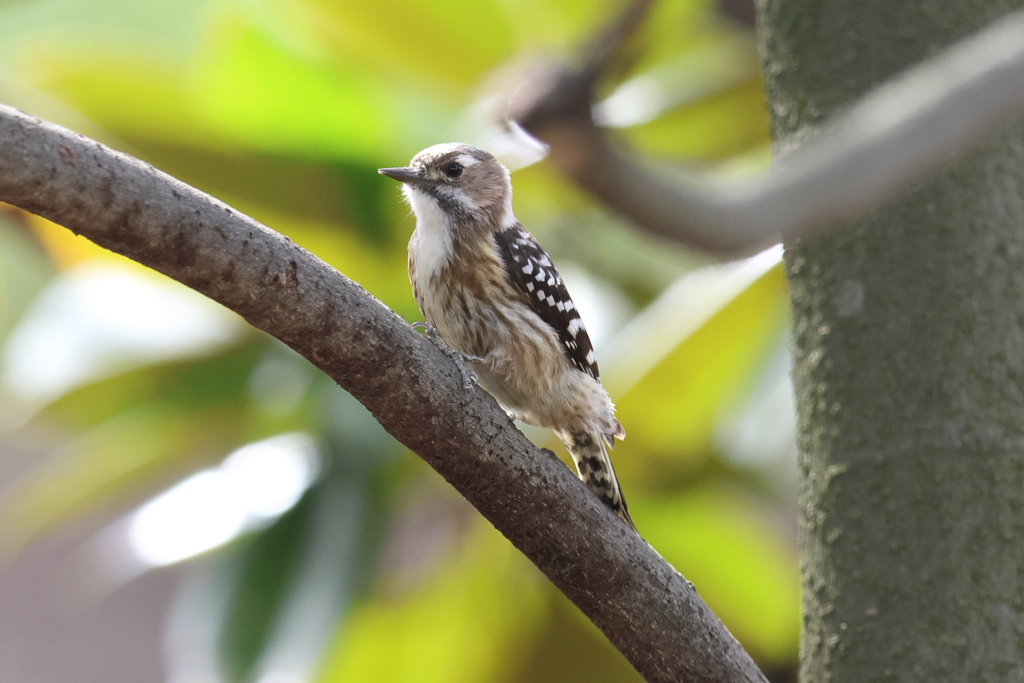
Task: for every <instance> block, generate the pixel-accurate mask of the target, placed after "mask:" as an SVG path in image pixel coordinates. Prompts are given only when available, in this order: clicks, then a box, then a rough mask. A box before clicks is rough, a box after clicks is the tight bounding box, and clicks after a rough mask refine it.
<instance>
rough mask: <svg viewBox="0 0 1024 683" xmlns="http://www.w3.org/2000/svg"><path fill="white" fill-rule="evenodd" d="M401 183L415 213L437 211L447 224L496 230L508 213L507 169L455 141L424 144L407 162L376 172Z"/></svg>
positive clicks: (428, 214) (424, 217)
mask: <svg viewBox="0 0 1024 683" xmlns="http://www.w3.org/2000/svg"><path fill="white" fill-rule="evenodd" d="M377 172H378V173H380V174H381V175H386V176H387V177H389V178H393V179H395V180H397V181H399V182H401V183H402V184H403V186H402V191H403V192H404V193H405V196H406V197H407V198H408V199H409V203H410V204H412V208H413V211H414V212H415V213H416V217H417V218H418V219H420V220H428V219H430V218H431V217H433V216H434V215H435V213H436V212H437V211H440V213H441V215H442V216H443V217H444V219H445V220H447V221H448V222H449V223H450V224H452V225H453V226H454V225H460V226H468V225H479V226H481V227H483V226H488V227H490V228H491V229H493V230H497V229H500V228H501V227H503V226H504V225H505V223H507V222H511V221H514V220H515V219H514V218H513V217H512V183H511V182H510V181H509V177H508V176H509V174H508V169H506V168H505V167H504V166H502V165H501V163H499V162H498V160H497V159H495V158H494V156H493V155H491V154H490V153H489V152H485V151H484V150H482V149H479V148H477V147H473V146H472V145H467V144H464V143H461V142H450V143H445V144H441V145H434V146H433V147H428V148H426V149H425V150H423V151H422V152H420V153H419V154H417V155H416V156H414V157H413V158H412V161H411V162H410V163H409V165H408V166H404V167H400V168H381V169H378V171H377Z"/></svg>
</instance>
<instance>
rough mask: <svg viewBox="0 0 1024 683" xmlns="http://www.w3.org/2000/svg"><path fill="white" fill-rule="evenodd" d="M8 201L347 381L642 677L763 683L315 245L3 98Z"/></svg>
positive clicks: (569, 484)
mask: <svg viewBox="0 0 1024 683" xmlns="http://www.w3.org/2000/svg"><path fill="white" fill-rule="evenodd" d="M0 201H4V202H7V203H10V204H13V205H14V206H18V207H20V208H22V209H25V210H27V211H31V212H32V213H36V214H38V215H40V216H44V217H46V218H48V219H50V220H52V221H54V222H57V223H59V224H61V225H64V226H65V227H67V228H69V229H70V230H72V231H73V232H75V233H77V234H79V235H83V236H85V237H87V238H89V239H90V240H92V241H93V242H96V243H97V244H99V245H101V246H103V247H106V248H107V249H110V250H111V251H115V252H117V253H119V254H123V255H125V256H127V257H129V258H131V259H134V260H135V261H138V262H139V263H142V264H145V265H147V266H149V267H151V268H153V269H155V270H158V271H160V272H161V273H164V274H165V275H168V276H169V277H172V278H174V279H175V280H178V281H179V282H182V283H184V284H185V285H188V286H189V287H191V288H193V289H195V290H197V291H199V292H201V293H203V294H205V295H207V296H209V297H210V298H211V299H214V300H216V301H218V302H220V303H221V304H223V305H224V306H226V307H228V308H230V309H231V310H233V311H236V312H237V313H239V314H240V315H242V316H243V317H244V318H245V319H246V320H247V321H249V322H250V323H251V324H252V325H254V326H255V327H258V328H259V329H261V330H264V331H266V332H268V333H270V334H272V335H273V336H275V337H277V338H278V339H280V340H281V341H283V342H284V343H286V344H288V346H290V347H291V348H293V349H295V350H296V351H297V352H299V353H300V354H302V355H303V356H304V357H306V358H307V359H308V360H309V361H310V362H312V363H313V364H314V365H316V366H317V367H318V368H320V369H321V370H323V371H324V372H325V373H327V374H328V375H329V376H330V377H331V378H333V379H334V380H336V381H337V382H338V384H340V385H341V386H342V387H343V388H344V389H346V390H348V391H349V392H350V393H352V395H353V396H355V397H356V398H357V399H358V400H359V401H360V402H362V403H363V404H364V405H365V406H366V407H367V408H369V410H370V411H371V412H372V413H373V415H374V416H375V417H376V419H377V420H378V421H379V422H380V423H381V425H383V426H384V428H385V429H386V430H387V431H388V432H390V433H391V434H392V435H393V436H395V438H397V439H398V440H399V441H401V442H402V443H403V444H405V445H406V446H408V447H409V448H410V449H412V450H413V451H414V452H416V453H417V454H419V455H420V456H421V457H422V458H423V459H424V460H426V461H427V463H429V464H430V466H431V467H433V468H434V469H435V470H437V471H438V472H439V473H440V474H441V475H442V476H443V477H444V478H445V479H447V480H448V481H449V482H450V483H451V484H452V486H454V487H455V488H456V489H457V490H458V491H459V492H460V493H461V494H462V495H463V496H465V497H466V499H467V500H468V501H469V502H470V503H472V504H473V506H474V507H476V508H477V509H478V510H479V511H480V512H481V514H483V515H484V516H485V517H486V518H487V519H488V520H489V521H490V522H491V523H492V524H494V526H495V527H496V528H497V529H498V530H499V531H501V533H503V534H504V535H505V536H506V538H508V539H509V540H510V541H511V542H512V543H513V544H514V545H515V546H516V547H517V548H519V549H520V550H521V551H522V552H523V553H524V554H525V555H526V556H527V557H529V558H530V560H532V561H533V563H534V564H536V565H537V566H538V567H539V568H540V569H541V571H543V572H544V574H546V575H547V576H548V578H549V579H550V580H551V581H552V582H553V583H554V584H555V585H556V586H557V587H558V588H559V589H560V590H561V591H562V592H563V593H565V594H566V595H567V596H568V597H569V599H571V600H572V601H573V602H574V603H575V604H576V605H577V606H578V607H579V608H580V609H581V610H582V611H583V612H584V613H585V614H586V615H587V616H588V617H589V618H590V619H591V620H592V621H593V622H594V623H595V624H597V626H598V627H599V628H600V629H601V630H602V631H603V632H604V633H605V635H607V636H608V639H609V640H611V642H612V643H613V644H614V645H615V646H616V647H617V648H618V649H619V650H620V651H621V652H622V653H623V654H624V655H625V656H626V658H627V659H628V660H629V661H630V662H631V663H632V664H633V666H635V667H636V669H637V670H638V671H639V672H640V673H641V675H643V676H644V678H646V679H647V680H648V681H651V682H652V683H653V682H656V681H657V682H664V683H669V682H670V681H671V682H675V681H684V680H685V681H707V682H709V683H710V682H712V681H716V682H725V681H730V682H731V681H764V678H763V676H762V675H761V673H760V672H759V671H758V670H757V667H756V666H755V665H754V664H753V662H752V661H751V660H750V658H749V656H748V655H747V654H746V653H745V652H744V651H743V649H742V648H741V647H740V645H739V644H738V643H737V642H736V641H735V639H733V637H732V636H731V635H730V634H729V632H728V631H727V630H726V629H725V627H724V626H722V624H721V622H719V621H718V619H717V618H716V617H715V616H714V615H713V614H712V613H711V611H710V610H709V609H708V608H707V606H706V605H705V604H704V603H703V601H701V599H700V598H699V597H697V595H696V593H695V592H694V590H693V588H692V586H690V584H688V583H687V582H686V581H685V580H684V579H683V578H682V576H680V575H679V573H678V572H676V571H675V570H674V569H673V568H672V567H671V566H670V565H669V564H668V563H666V562H665V561H664V560H663V559H662V558H661V556H659V555H658V553H656V552H655V551H654V549H653V548H651V547H650V546H649V545H647V543H645V542H644V541H643V539H641V538H640V537H639V536H637V535H636V534H635V533H634V532H633V531H632V530H630V529H628V528H627V527H626V526H625V525H623V524H622V523H621V522H620V521H619V520H618V518H616V517H615V515H614V514H613V513H612V512H611V511H610V510H609V509H607V508H606V507H605V506H604V505H602V504H601V503H600V501H598V499H597V498H596V497H594V496H593V495H591V494H590V493H589V492H588V491H587V489H586V487H584V486H583V484H582V483H581V482H580V481H579V480H578V479H576V477H575V476H573V475H572V473H571V472H570V471H569V469H568V468H566V467H565V466H564V465H563V464H562V463H561V462H559V461H558V460H557V459H555V458H552V457H550V456H549V455H546V454H545V453H543V452H542V451H540V450H538V449H537V448H536V447H535V446H533V445H532V444H531V443H530V442H529V441H528V440H527V439H526V437H524V436H523V435H522V434H521V433H520V432H519V431H518V430H516V429H515V427H514V426H513V425H512V423H511V422H510V420H509V419H508V417H507V416H506V415H505V413H504V412H503V411H502V410H501V409H500V408H498V406H497V404H496V403H495V402H494V400H493V399H491V398H490V396H488V395H487V394H485V393H484V392H482V391H478V392H476V398H475V400H474V401H473V402H472V403H471V404H470V405H469V406H467V407H465V408H460V407H459V406H460V405H461V403H462V400H463V398H464V390H463V388H462V382H461V380H460V378H459V373H458V372H457V370H456V369H455V367H454V366H453V365H452V364H451V362H450V361H448V360H447V359H446V358H444V357H443V356H442V355H441V354H440V352H438V351H437V349H435V348H434V347H433V345H431V344H430V343H429V342H428V341H426V340H424V339H423V338H422V337H421V336H420V335H419V334H417V333H416V332H415V331H413V329H412V328H411V327H410V326H409V325H408V324H406V323H405V321H403V320H402V319H400V318H399V317H398V316H397V315H395V314H394V313H393V312H392V311H391V310H390V309H388V308H387V307H386V306H384V305H383V304H382V303H380V302H379V301H377V300H376V299H374V298H373V297H372V296H370V295H369V294H368V293H367V292H366V291H365V290H364V289H362V288H361V287H360V286H359V285H358V284H356V283H355V282H352V281H351V280H349V279H348V278H346V277H345V276H344V275H341V274H340V273H338V272H337V271H335V270H334V269H332V268H331V267H329V266H328V265H326V264H325V263H323V262H322V261H320V260H319V259H318V258H316V257H315V256H313V255H311V254H310V253H309V252H307V251H306V250H304V249H302V248H301V247H299V246H297V245H295V244H293V243H292V242H291V241H289V240H288V239H286V238H285V237H282V236H281V235H279V234H277V233H276V232H273V231H272V230H269V229H268V228H265V227H263V226H262V225H260V224H259V223H257V222H255V221H254V220H252V219H250V218H248V217H246V216H244V215H241V214H239V213H238V212H236V211H234V210H232V209H231V208H230V207H228V206H227V205H225V204H223V203H222V202H219V201H217V200H215V199H213V198H211V197H209V196H207V195H205V194H203V193H201V192H199V191H198V190H195V189H193V188H191V187H189V186H187V185H185V184H184V183H181V182H179V181H177V180H175V179H174V178H171V177H170V176H168V175H165V174H164V173H161V172H160V171H157V170H156V169H154V168H152V167H151V166H149V165H147V164H144V163H142V162H140V161H138V160H136V159H133V158H131V157H129V156H127V155H124V154H120V153H118V152H114V151H112V150H110V149H108V148H107V147H104V146H103V145H101V144H100V143H98V142H95V141H93V140H89V139H87V138H85V137H82V136H80V135H77V134H75V133H72V132H71V131H68V130H66V129H63V128H60V127H58V126H55V125H53V124H49V123H44V122H41V121H39V120H38V119H34V118H32V117H29V116H26V115H25V114H22V113H21V112H18V111H16V110H14V109H12V108H10V107H5V106H3V105H0Z"/></svg>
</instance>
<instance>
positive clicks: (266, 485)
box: [127, 433, 318, 566]
mask: <svg viewBox="0 0 1024 683" xmlns="http://www.w3.org/2000/svg"><path fill="white" fill-rule="evenodd" d="M317 472H318V453H317V448H316V443H315V442H314V440H313V438H312V437H310V436H309V435H307V434H302V433H289V434H281V435H279V436H275V437H272V438H269V439H265V440H263V441H257V442H256V443H252V444H249V445H247V446H243V447H242V448H240V449H238V450H237V451H235V452H234V453H232V454H231V455H230V456H228V457H227V458H226V459H225V460H224V462H223V463H221V465H220V466H219V467H217V468H214V469H209V470H204V471H202V472H199V473H197V474H194V475H193V476H191V477H189V478H188V479H186V480H185V481H183V482H181V483H180V484H178V485H177V486H174V487H173V488H171V489H169V490H168V491H165V492H164V493H162V494H160V495H159V496H157V497H156V498H154V499H153V500H151V501H149V502H148V503H146V504H145V505H143V506H142V507H141V508H139V509H138V510H137V511H136V512H135V513H133V514H132V516H131V518H130V519H129V520H128V529H127V535H128V543H129V547H130V548H131V551H132V553H133V554H134V555H135V556H136V557H137V559H138V560H140V561H141V562H142V563H143V564H144V565H147V566H161V565H167V564H173V563H175V562H180V561H181V560H184V559H187V558H189V557H192V556H194V555H198V554H200V553H202V552H205V551H207V550H210V549H212V548H216V547H217V546H220V545H223V544H225V543H227V542H228V541H231V540H232V539H234V538H236V537H237V536H238V535H240V534H242V533H244V532H246V531H249V530H251V529H254V528H258V527H260V526H262V525H263V524H265V523H266V522H267V521H268V520H270V519H272V518H274V517H276V516H278V515H280V514H281V513H283V512H285V511H286V510H288V509H289V508H290V507H292V506H293V505H295V503H296V502H298V500H299V498H300V497H301V496H302V493H303V492H304V491H305V490H306V489H307V488H308V487H309V485H310V484H311V483H312V482H313V480H314V479H315V478H316V475H317Z"/></svg>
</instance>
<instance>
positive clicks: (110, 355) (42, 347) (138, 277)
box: [0, 261, 244, 409]
mask: <svg viewBox="0 0 1024 683" xmlns="http://www.w3.org/2000/svg"><path fill="white" fill-rule="evenodd" d="M243 329H244V327H243V324H242V322H241V319H240V318H239V317H238V316H236V315H235V314H234V313H231V312H230V311H228V310H227V309H225V308H223V307H221V306H220V305H219V304H216V303H214V302H213V301H211V300H209V299H207V298H206V297H204V296H202V295H201V294H198V293H196V292H194V291H192V290H190V289H188V288H187V287H185V286H184V285H180V284H178V283H176V282H173V281H171V280H168V279H165V278H159V277H155V276H152V275H147V274H146V273H144V272H140V271H139V270H137V269H134V268H130V267H127V266H124V265H120V264H116V263H110V262H106V261H92V262H86V263H83V264H81V265H78V266H76V267H74V268H72V269H70V270H68V271H66V272H64V273H62V274H61V275H60V276H59V277H58V278H57V279H56V280H54V281H53V282H52V283H51V284H50V285H49V286H48V287H47V288H46V289H45V290H44V291H43V293H42V294H40V295H39V296H38V297H37V298H36V300H35V302H34V303H33V304H32V306H31V308H30V309H29V310H28V311H27V312H26V313H25V315H24V317H23V318H22V319H21V321H20V323H19V324H18V326H17V328H15V330H14V331H13V332H12V333H11V335H10V337H9V338H8V340H7V344H6V346H5V347H4V349H3V354H2V357H0V384H2V385H3V387H4V389H5V390H6V391H7V392H8V393H10V394H13V395H14V396H15V397H17V398H18V399H21V400H22V401H24V402H25V403H27V404H29V406H30V407H31V408H32V409H38V408H39V407H41V406H43V405H45V404H47V403H49V402H50V401H52V400H54V399H56V398H59V397H60V396H61V395H63V394H65V393H67V392H68V391H70V390H72V389H74V388H76V387H79V386H81V385H83V384H86V383H88V382H91V381H95V380H98V379H102V378H104V377H107V376H110V375H113V374H115V373H117V372H123V371H125V370H129V369H131V368H135V367H140V366H143V365H147V364H150V363H156V362H161V361H168V360H173V359H179V358H190V357H197V356H202V355H206V354H209V353H211V352H213V351H215V350H217V349H219V348H221V347H223V346H226V345H227V344H229V343H231V342H233V341H235V340H236V339H237V338H238V337H239V335H240V334H241V332H242V330H243Z"/></svg>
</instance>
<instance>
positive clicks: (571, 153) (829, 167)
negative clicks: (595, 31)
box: [509, 0, 1024, 256]
mask: <svg viewBox="0 0 1024 683" xmlns="http://www.w3.org/2000/svg"><path fill="white" fill-rule="evenodd" d="M644 5H646V3H645V1H644V0H634V2H633V3H632V4H631V5H630V6H629V7H627V8H626V10H625V11H624V13H623V17H632V16H634V15H636V14H637V13H638V12H642V11H644V10H645V9H646V7H644ZM623 23H625V22H624V21H623V19H618V20H616V22H615V24H614V25H616V26H617V25H621V24H623ZM628 25H629V26H635V25H636V24H635V23H634V24H628ZM603 35H605V36H606V38H605V39H604V41H603V42H602V41H601V40H598V41H596V42H595V43H593V44H592V46H591V47H590V48H588V50H590V51H591V52H592V53H593V54H595V55H597V58H596V61H597V62H598V63H604V62H605V61H606V60H607V55H608V54H610V53H611V52H612V51H613V50H614V48H615V46H616V44H617V43H613V42H612V41H619V42H621V41H622V40H624V39H625V37H626V36H625V35H624V33H623V32H621V31H619V32H614V31H607V32H605V33H604V34H603ZM592 61H595V60H590V61H588V62H587V64H590V63H591V62H592ZM535 78H537V77H536V76H535ZM595 80H596V77H595V75H594V74H593V72H592V70H591V69H589V68H587V67H584V68H581V69H578V70H569V69H566V68H565V67H564V66H563V65H561V64H557V65H553V66H551V67H550V68H549V69H548V71H547V76H546V77H543V76H542V77H539V78H537V80H536V82H537V83H540V84H543V85H542V86H540V87H533V88H523V89H522V91H521V92H520V93H517V97H516V100H517V101H514V102H513V104H512V109H511V111H510V113H509V116H510V118H512V119H513V120H516V121H518V122H519V123H520V124H521V125H522V126H523V128H525V129H526V130H527V131H529V132H530V133H531V134H532V135H534V136H536V137H537V138H539V139H541V140H543V141H544V142H546V143H547V144H548V145H549V146H550V155H551V161H552V162H553V163H554V164H555V165H556V166H557V167H558V168H559V170H560V171H561V172H562V173H563V174H565V175H566V176H568V177H569V178H570V179H572V180H574V181H575V182H576V183H577V184H579V185H580V186H582V187H583V188H584V189H586V190H588V191H589V192H591V193H592V194H594V195H596V196H597V197H598V198H599V199H601V200H602V201H603V202H605V203H606V204H607V205H608V206H609V207H611V208H612V209H613V210H615V211H616V212H618V213H620V214H621V215H623V216H624V217H626V218H628V219H629V220H631V221H633V222H634V223H636V224H637V225H639V226H641V227H643V228H645V229H647V230H648V231H650V232H653V233H655V234H658V235H661V236H663V237H666V238H669V239H672V240H674V241H678V242H681V243H683V244H685V245H687V246H691V247H696V248H699V249H702V250H705V251H708V252H711V253H715V254H719V255H723V256H738V255H742V254H747V253H754V252H756V251H759V250H761V249H763V248H764V247H767V246H769V245H771V244H774V243H777V242H779V241H780V240H783V239H789V238H794V237H800V236H803V235H809V234H813V233H815V232H819V231H821V230H824V229H827V228H829V227H833V226H835V225H836V224H837V223H841V222H845V221H849V220H852V219H854V218H857V217H859V216H862V215H864V214H865V213H867V212H869V211H871V210H872V209H875V208H877V207H878V206H879V205H880V204H882V203H883V202H884V201H886V200H887V199H890V198H892V197H895V196H897V195H899V194H900V193H902V192H904V191H905V190H907V189H908V188H909V187H910V186H911V185H912V184H913V183H915V182H917V181H919V180H921V179H922V178H923V177H924V176H926V175H927V174H928V173H930V172H932V171H934V170H937V169H938V168H940V167H941V166H943V165H944V164H946V163H948V162H949V161H950V159H951V158H952V153H953V152H955V151H957V150H960V149H963V148H964V147H966V146H967V145H970V144H972V143H977V142H979V141H980V140H982V139H983V138H984V137H985V136H987V135H989V134H990V133H992V132H994V131H996V130H998V129H999V128H1000V127H1004V126H1007V125H1009V124H1010V123H1012V122H1013V121H1015V120H1018V119H1020V118H1021V116H1022V115H1024V10H1022V11H1017V12H1014V13H1012V14H1009V15H1007V16H1006V17H1004V18H1003V19H1001V20H999V21H997V22H995V23H993V24H992V25H991V26H989V27H988V28H986V29H984V30H982V31H980V32H979V33H977V34H975V35H974V36H971V37H970V38H966V39H964V40H963V41H961V42H959V43H957V44H956V45H954V46H952V47H951V48H949V49H947V50H946V51H944V52H942V53H940V54H939V55H937V56H936V57H933V58H931V59H929V60H927V61H925V62H923V63H921V64H919V65H917V66H915V67H913V68H912V69H910V70H908V71H907V72H905V73H904V74H902V75H900V76H897V77H895V78H894V79H892V81H890V82H889V83H887V84H885V85H883V86H881V87H880V88H878V89H876V90H874V91H873V92H871V93H869V94H868V95H866V96H865V97H864V98H863V99H862V100H861V101H860V102H858V103H857V104H855V105H854V106H853V107H852V108H851V109H849V110H848V111H847V112H846V113H845V114H842V115H839V116H837V117H836V118H835V119H834V120H831V121H829V122H828V123H827V124H826V125H825V126H824V127H823V128H822V129H821V131H820V132H819V134H818V135H816V136H814V137H813V138H811V139H808V140H804V141H802V146H801V147H800V148H799V149H797V150H796V151H794V152H792V153H791V154H788V155H786V156H784V157H783V158H782V159H781V163H779V165H778V167H777V168H776V169H774V170H773V171H772V172H771V173H769V174H767V175H766V176H764V177H762V178H759V179H757V180H754V181H752V182H743V183H733V184H727V185H721V184H717V185H715V184H709V183H707V182H697V181H691V182H686V181H679V180H675V179H671V180H670V179H669V178H668V177H667V176H665V175H664V174H663V173H661V172H659V171H657V170H655V169H653V168H651V167H650V166H648V165H646V164H645V163H643V162H642V161H641V160H639V159H638V158H637V155H636V154H635V153H634V152H632V151H631V150H629V149H627V148H625V147H624V146H622V147H618V148H616V147H613V146H612V145H610V144H609V142H608V140H607V138H606V137H605V134H604V133H603V132H602V131H601V130H600V129H599V128H598V127H597V126H596V125H595V124H594V122H593V117H592V115H591V109H592V98H593V87H592V86H593V83H594V82H595Z"/></svg>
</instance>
